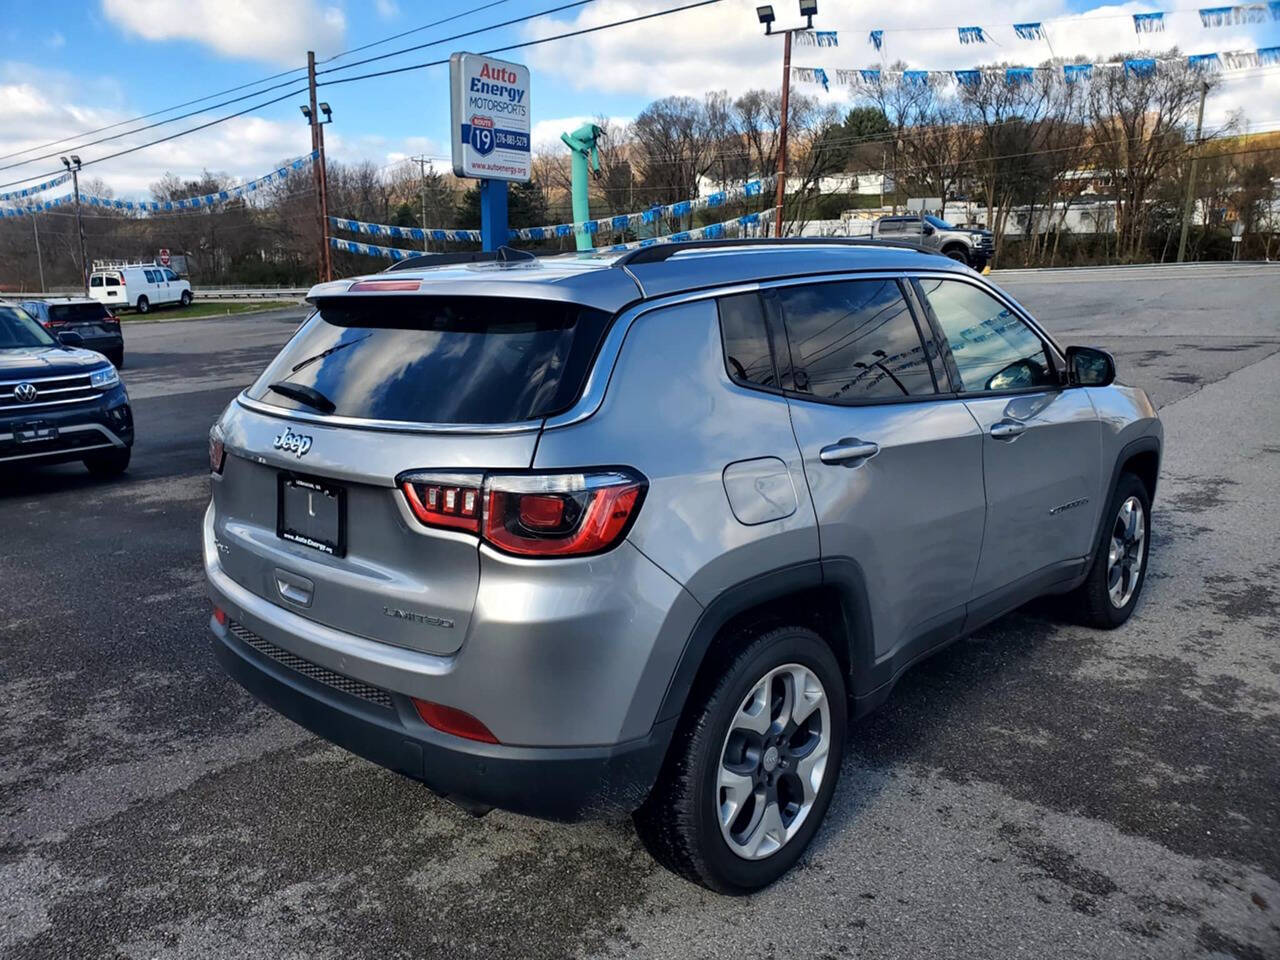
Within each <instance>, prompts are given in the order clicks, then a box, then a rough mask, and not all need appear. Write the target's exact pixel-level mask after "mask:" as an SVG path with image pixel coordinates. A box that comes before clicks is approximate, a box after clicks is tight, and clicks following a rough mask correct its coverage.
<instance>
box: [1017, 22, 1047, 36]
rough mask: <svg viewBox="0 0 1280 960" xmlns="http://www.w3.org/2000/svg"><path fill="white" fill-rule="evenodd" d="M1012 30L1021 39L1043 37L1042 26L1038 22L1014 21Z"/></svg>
mask: <svg viewBox="0 0 1280 960" xmlns="http://www.w3.org/2000/svg"><path fill="white" fill-rule="evenodd" d="M1013 32H1014V33H1016V34H1017V35H1018V36H1019V37H1021V38H1022V39H1023V40H1043V39H1044V28H1043V27H1042V26H1041V25H1040V24H1039V23H1015V24H1014V25H1013Z"/></svg>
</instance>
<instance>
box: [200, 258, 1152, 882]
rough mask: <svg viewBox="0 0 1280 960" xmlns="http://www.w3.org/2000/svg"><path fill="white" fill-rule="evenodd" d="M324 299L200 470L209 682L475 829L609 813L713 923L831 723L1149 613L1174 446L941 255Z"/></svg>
mask: <svg viewBox="0 0 1280 960" xmlns="http://www.w3.org/2000/svg"><path fill="white" fill-rule="evenodd" d="M499 253H500V256H499V258H498V259H496V260H493V261H492V262H477V263H469V264H451V265H443V266H442V265H433V264H431V263H430V260H429V258H424V259H423V261H422V262H413V261H410V262H407V263H405V264H401V265H399V266H400V267H402V268H403V269H393V270H391V271H388V272H386V273H383V274H379V275H375V276H370V277H365V278H361V279H356V280H343V281H339V282H335V283H327V284H322V285H320V286H317V287H315V288H314V289H313V290H312V291H311V293H310V296H309V300H310V301H311V302H312V303H313V304H314V305H315V308H316V312H315V313H314V314H313V315H312V316H311V318H310V319H309V320H307V322H306V323H304V324H303V325H302V327H301V328H300V329H299V330H298V332H297V333H296V334H295V336H294V337H293V339H292V340H290V341H289V343H288V344H287V345H286V346H285V347H284V348H283V350H281V352H280V354H279V355H278V356H277V357H276V358H275V360H274V361H272V363H271V364H270V366H269V367H268V368H267V369H266V371H265V372H264V373H263V374H262V376H261V377H260V378H259V379H258V381H257V382H256V383H254V384H253V386H251V387H250V388H249V389H247V390H245V391H244V392H243V393H242V394H241V395H240V396H239V397H237V398H236V399H235V401H233V402H232V403H231V405H230V406H229V407H228V408H227V410H226V412H225V413H224V414H223V415H222V417H221V418H220V419H219V421H218V423H217V425H216V426H215V427H214V429H213V432H212V434H211V438H210V460H211V467H212V472H213V502H212V504H211V505H210V507H209V511H208V514H207V515H206V517H205V521H204V563H205V568H206V571H207V573H208V579H209V589H210V593H211V595H212V599H213V603H214V611H213V617H212V620H211V628H212V630H213V633H214V636H215V638H216V643H215V648H216V650H217V653H218V656H219V658H220V660H221V662H222V663H223V664H224V666H225V668H226V669H227V670H228V671H229V672H230V673H231V675H232V676H234V677H235V678H236V679H237V680H238V681H239V682H240V683H241V684H243V685H244V686H245V687H246V688H248V690H249V691H251V692H252V693H253V694H254V695H255V696H257V697H258V698H259V699H261V700H262V701H264V702H265V703H267V704H269V705H271V706H272V707H274V708H275V709H277V710H279V711H280V712H281V713H283V714H285V715H286V716H288V717H290V718H292V719H293V720H295V721H296V722H298V723H299V724H302V725H303V726H305V727H307V728H308V729H310V730H312V731H314V732H315V733H317V734H319V735H320V736H322V737H325V738H327V739H329V740H331V741H333V742H334V743H336V744H339V745H341V746H343V747H345V748H347V749H348V750H351V751H353V752H355V753H357V754H359V755H361V756H363V757H366V758H368V759H370V760H372V761H374V762H376V763H379V764H382V765H384V766H387V767H389V768H391V769H393V770H397V771H399V772H401V773H403V774H405V775H407V776H409V777H412V778H414V779H416V780H420V781H423V782H424V783H426V784H427V785H428V786H429V787H430V788H431V789H433V790H435V791H437V792H439V793H441V794H443V795H446V796H448V797H449V798H451V799H453V800H455V801H456V802H458V803H459V804H461V805H463V806H464V807H467V808H468V809H471V810H473V811H476V812H483V811H484V810H487V809H488V808H490V807H502V808H505V809H508V810H514V811H518V812H521V813H525V814H531V815H533V816H538V817H544V818H549V819H556V820H575V819H580V818H584V817H595V816H603V815H609V814H611V813H617V812H619V811H627V812H633V813H634V819H635V823H636V825H637V827H638V829H639V832H640V834H641V836H642V838H643V840H644V842H645V844H646V845H647V847H648V848H649V850H650V851H651V852H652V853H653V854H654V855H655V856H656V857H657V858H658V859H659V860H660V861H661V862H662V863H664V864H666V865H667V866H669V867H671V868H672V869H674V870H676V871H678V872H679V873H681V874H683V875H684V876H686V877H688V878H689V879H691V880H693V881H695V882H697V883H701V884H704V885H706V886H707V887H710V888H712V889H714V890H718V891H723V892H726V893H742V892H746V891H750V890H753V889H757V888H759V887H761V886H763V885H765V884H767V883H769V882H771V881H773V880H774V879H776V878H777V877H778V876H780V875H781V874H782V873H783V872H784V871H786V870H787V868H788V867H790V866H791V865H792V864H793V863H795V862H796V860H797V859H798V858H799V857H800V856H801V855H802V853H803V852H804V849H805V847H806V845H807V844H808V843H809V841H810V839H811V838H812V837H813V835H814V833H815V831H816V830H817V829H818V827H819V824H820V823H821V821H822V818H823V815H824V814H825V812H826V810H827V806H828V804H829V803H830V801H831V796H832V793H833V791H834V789H835V785H836V779H837V777H838V775H839V771H840V760H841V753H842V750H843V748H844V745H845V738H846V730H847V725H848V723H849V721H850V720H851V719H854V718H857V717H859V716H862V715H863V714H865V713H867V712H868V711H870V710H872V709H873V708H874V707H876V706H877V705H878V704H880V703H881V702H883V701H884V700H885V698H886V697H887V696H888V695H889V692H890V690H891V689H892V687H893V685H894V683H895V681H896V680H897V679H898V678H899V677H900V676H901V675H902V673H903V672H904V671H905V670H906V669H907V668H908V667H909V666H911V665H912V664H914V663H916V662H917V661H919V660H920V659H922V658H923V657H925V656H927V655H928V654H930V653H933V652H934V651H936V650H938V649H939V648H941V647H943V646H945V645H946V644H948V643H950V642H951V641H953V640H955V639H956V638H957V637H960V636H962V635H964V634H965V633H968V632H970V631H973V630H975V629H977V628H978V627H981V626H982V625H983V624H985V623H987V622H988V621H990V620H992V619H994V618H996V617H999V616H1000V615H1001V614H1003V613H1005V612H1007V611H1009V610H1012V609H1013V608H1015V607H1017V606H1018V605H1020V604H1022V603H1025V602H1026V601H1028V600H1030V599H1031V598H1033V597H1036V596H1038V595H1041V594H1069V597H1068V598H1067V600H1066V603H1065V604H1064V606H1065V607H1066V609H1067V610H1069V611H1070V612H1072V613H1073V614H1074V615H1075V616H1076V617H1078V618H1079V619H1082V620H1083V621H1085V622H1087V623H1090V624H1093V625H1095V626H1099V627H1114V626H1117V625H1119V624H1121V623H1123V622H1124V621H1125V620H1126V619H1127V618H1128V617H1129V615H1130V613H1131V612H1132V611H1133V608H1134V605H1135V604H1136V603H1137V600H1138V596H1139V594H1140V593H1141V590H1142V584H1143V574H1144V572H1145V569H1146V558H1147V549H1148V545H1149V544H1150V542H1151V536H1150V517H1151V509H1150V508H1151V499H1152V497H1153V495H1154V494H1155V486H1156V476H1157V472H1158V466H1159V459H1160V448H1161V441H1162V430H1161V425H1160V421H1159V420H1158V419H1157V416H1156V412H1155V410H1154V409H1153V408H1152V405H1151V402H1150V401H1149V400H1148V398H1147V396H1146V395H1145V394H1144V393H1143V392H1142V391H1141V390H1137V389H1133V388H1130V387H1123V386H1119V385H1117V384H1114V383H1113V382H1112V381H1113V378H1114V375H1115V371H1114V365H1113V363H1112V360H1111V358H1110V357H1109V356H1108V355H1107V354H1105V353H1103V352H1101V351H1099V350H1094V349H1090V348H1087V347H1071V348H1068V349H1065V350H1064V349H1062V348H1061V347H1059V346H1058V344H1057V343H1056V342H1055V341H1054V340H1053V338H1052V337H1050V336H1049V335H1048V334H1046V333H1045V332H1044V330H1042V329H1041V328H1040V327H1039V326H1037V325H1036V323H1035V322H1034V321H1033V320H1032V319H1031V318H1030V317H1029V316H1027V314H1026V312H1025V311H1024V310H1023V309H1022V308H1021V307H1020V306H1018V304H1017V303H1015V302H1014V301H1013V300H1012V299H1010V298H1009V297H1008V296H1007V295H1005V294H1004V293H1002V292H1001V291H999V290H998V289H996V288H995V287H993V286H991V285H990V284H989V283H987V282H985V281H984V280H982V278H980V277H979V276H977V275H976V274H974V273H973V272H972V271H970V270H968V269H967V268H965V267H963V266H960V265H959V264H957V263H955V262H954V261H951V260H948V259H947V258H945V257H942V256H938V255H936V254H927V253H922V252H920V251H918V250H913V249H906V248H902V247H895V246H893V245H890V244H884V243H875V242H868V241H863V242H861V243H859V242H850V241H844V242H815V241H804V242H799V243H788V242H781V243H780V242H777V241H765V242H754V243H753V242H750V241H722V242H719V243H690V244H682V245H660V246H652V247H646V248H642V249H639V250H634V251H630V252H625V253H621V254H617V253H614V254H598V255H590V254H585V255H570V256H567V257H556V258H548V259H538V260H535V259H533V258H527V259H524V260H521V259H513V258H512V257H511V256H510V255H508V254H507V253H506V252H504V251H500V252H499Z"/></svg>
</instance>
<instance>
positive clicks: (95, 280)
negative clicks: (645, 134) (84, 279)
mask: <svg viewBox="0 0 1280 960" xmlns="http://www.w3.org/2000/svg"><path fill="white" fill-rule="evenodd" d="M89 286H91V287H100V286H102V274H100V273H95V274H94V275H93V276H92V277H90V278H89Z"/></svg>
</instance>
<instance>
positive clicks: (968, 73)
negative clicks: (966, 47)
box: [955, 70, 982, 87]
mask: <svg viewBox="0 0 1280 960" xmlns="http://www.w3.org/2000/svg"><path fill="white" fill-rule="evenodd" d="M955 75H956V83H958V84H960V85H961V86H965V87H976V86H977V85H978V84H980V83H981V82H982V71H981V70H957V71H955Z"/></svg>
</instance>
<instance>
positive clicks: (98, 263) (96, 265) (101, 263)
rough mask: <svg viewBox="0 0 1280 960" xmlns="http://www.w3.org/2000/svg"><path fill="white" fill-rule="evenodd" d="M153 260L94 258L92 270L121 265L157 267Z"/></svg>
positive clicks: (108, 268)
mask: <svg viewBox="0 0 1280 960" xmlns="http://www.w3.org/2000/svg"><path fill="white" fill-rule="evenodd" d="M158 266H160V264H158V263H156V262H155V261H154V260H95V261H93V269H94V270H119V269H120V268H122V267H153V268H154V267H158Z"/></svg>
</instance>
